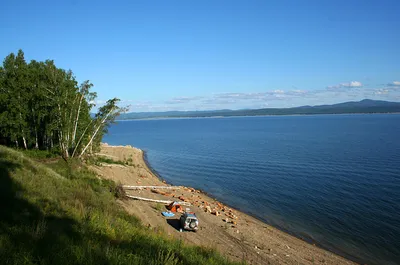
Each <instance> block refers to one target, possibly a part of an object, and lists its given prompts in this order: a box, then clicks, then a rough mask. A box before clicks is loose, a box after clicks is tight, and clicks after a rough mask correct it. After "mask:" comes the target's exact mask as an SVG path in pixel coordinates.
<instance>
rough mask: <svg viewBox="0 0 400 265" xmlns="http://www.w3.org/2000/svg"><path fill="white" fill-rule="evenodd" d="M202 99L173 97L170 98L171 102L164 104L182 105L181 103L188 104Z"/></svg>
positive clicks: (197, 97)
mask: <svg viewBox="0 0 400 265" xmlns="http://www.w3.org/2000/svg"><path fill="white" fill-rule="evenodd" d="M202 98H203V97H200V96H196V97H175V98H172V99H171V100H167V101H165V103H166V104H182V103H188V102H192V101H197V100H200V99H202Z"/></svg>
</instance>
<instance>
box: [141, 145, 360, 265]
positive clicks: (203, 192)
mask: <svg viewBox="0 0 400 265" xmlns="http://www.w3.org/2000/svg"><path fill="white" fill-rule="evenodd" d="M138 149H139V150H141V151H142V159H143V161H144V164H145V165H146V167H147V169H148V170H149V171H150V172H151V173H152V174H153V175H155V176H156V177H157V178H158V179H159V180H160V181H162V182H163V183H165V184H167V185H171V186H174V185H177V184H173V183H169V182H168V181H167V180H166V179H164V178H163V177H162V176H161V174H160V173H158V172H157V170H155V169H154V168H153V167H152V166H151V164H150V162H149V160H148V159H147V152H146V151H144V150H142V149H140V148H138ZM188 188H192V189H196V190H198V191H200V193H201V194H204V195H205V196H207V197H209V198H210V199H212V200H215V201H217V202H220V203H222V204H224V205H226V206H228V207H230V208H232V209H235V210H236V211H238V212H241V213H242V214H246V215H248V216H250V217H252V218H254V219H256V220H258V221H260V222H262V223H264V224H266V225H269V226H272V227H274V228H275V229H277V230H279V231H281V232H283V233H287V234H289V235H291V236H294V237H296V238H298V239H299V240H302V241H304V242H305V243H307V244H310V245H314V246H316V247H318V248H321V249H323V250H326V251H329V252H332V253H334V254H336V255H339V256H341V257H343V258H345V259H348V260H350V261H353V262H356V263H359V264H363V263H364V261H362V260H360V259H358V258H356V257H353V256H351V255H350V254H347V253H344V252H343V251H340V250H338V249H331V248H329V247H326V246H324V245H323V244H320V243H319V242H317V241H315V240H313V239H312V238H311V237H308V238H307V237H302V236H300V235H298V234H296V233H295V232H292V231H289V230H287V229H285V228H283V227H280V226H279V225H273V224H270V223H268V222H266V221H265V220H262V219H261V218H258V217H257V216H254V215H252V214H251V213H249V212H246V211H245V210H241V209H237V208H235V206H232V205H230V204H228V203H226V202H223V201H219V200H217V199H216V198H214V197H213V195H212V194H210V193H208V192H206V191H203V190H201V189H198V188H194V187H188Z"/></svg>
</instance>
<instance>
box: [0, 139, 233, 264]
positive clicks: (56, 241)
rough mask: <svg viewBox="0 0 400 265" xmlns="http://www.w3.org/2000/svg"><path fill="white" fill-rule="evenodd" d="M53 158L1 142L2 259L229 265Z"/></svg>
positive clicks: (110, 187) (112, 187)
mask: <svg viewBox="0 0 400 265" xmlns="http://www.w3.org/2000/svg"><path fill="white" fill-rule="evenodd" d="M25 154H28V153H25ZM51 161H52V163H49V164H48V165H45V164H42V163H40V162H38V161H35V160H32V159H30V158H27V157H26V156H24V154H23V153H21V152H18V151H14V150H11V149H8V148H5V147H2V146H0V260H1V261H2V264H38V263H40V264H231V263H229V262H227V261H226V260H225V259H224V258H222V257H221V256H220V255H218V254H217V253H216V252H215V251H213V250H210V249H205V248H201V247H188V246H184V245H183V244H182V242H180V241H177V240H172V239H168V238H167V237H166V236H165V235H163V232H162V231H157V229H150V228H145V227H143V226H142V225H141V224H140V222H139V220H138V219H137V218H135V217H134V216H130V215H128V214H127V213H126V212H125V211H124V210H123V209H122V208H121V207H120V206H119V205H118V204H117V202H116V200H115V197H114V194H113V191H114V190H115V184H114V183H112V182H109V181H105V180H99V179H97V178H96V177H95V176H94V175H93V174H92V173H91V172H89V171H88V170H86V169H85V167H83V166H82V165H80V164H79V163H77V162H76V163H74V164H73V165H71V166H70V167H67V166H66V163H65V162H64V161H62V160H55V159H52V160H51ZM110 191H111V192H110ZM160 218H161V217H160Z"/></svg>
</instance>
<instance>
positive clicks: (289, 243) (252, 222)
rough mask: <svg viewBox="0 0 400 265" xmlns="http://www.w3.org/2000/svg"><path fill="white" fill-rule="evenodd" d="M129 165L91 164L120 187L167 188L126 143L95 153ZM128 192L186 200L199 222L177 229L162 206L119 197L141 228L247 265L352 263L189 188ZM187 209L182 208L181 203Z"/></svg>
mask: <svg viewBox="0 0 400 265" xmlns="http://www.w3.org/2000/svg"><path fill="white" fill-rule="evenodd" d="M98 155H99V156H103V157H106V158H109V159H113V160H121V161H126V162H127V164H128V165H120V164H102V165H98V166H92V169H93V170H94V171H95V172H96V173H97V174H98V176H99V177H102V178H106V179H112V180H114V181H115V182H117V183H119V184H122V185H132V186H134V185H145V186H147V185H149V186H166V185H168V184H166V183H163V181H161V180H160V179H159V178H158V177H157V176H156V175H155V174H154V173H153V172H152V171H151V170H150V169H149V168H148V167H147V165H146V163H145V161H144V159H143V151H142V150H140V149H137V148H134V147H131V146H110V145H107V144H102V147H101V151H100V153H99V154H98ZM127 194H129V195H133V196H139V197H145V198H151V199H157V200H173V201H178V202H179V201H183V200H184V201H186V202H189V203H191V204H192V206H190V207H188V208H190V210H191V211H193V212H195V213H196V215H197V216H198V218H199V221H200V229H199V231H198V232H197V233H194V232H179V229H178V228H179V225H178V219H179V216H180V214H179V213H177V214H176V215H175V216H174V217H171V218H165V217H163V216H162V215H161V212H162V211H165V207H164V205H162V204H160V203H155V202H145V201H139V200H133V199H128V198H127V199H126V200H120V201H119V203H120V204H121V205H122V207H124V209H126V211H127V212H129V213H131V214H133V215H135V216H137V217H138V218H140V219H141V221H142V223H143V224H144V225H146V226H149V227H152V228H153V229H155V230H158V231H162V232H163V233H165V234H167V235H168V236H171V237H174V238H177V239H181V240H183V241H184V242H186V243H187V244H195V245H202V246H207V247H213V248H216V249H217V250H218V251H220V252H221V253H222V254H223V255H225V256H227V257H228V258H229V259H231V260H237V261H241V260H245V261H247V262H248V263H249V264H355V263H354V262H352V261H349V260H347V259H345V258H343V257H340V256H338V255H336V254H334V253H331V252H329V251H326V250H324V249H321V248H319V247H317V246H315V245H312V244H309V243H307V242H305V241H303V240H301V239H298V238H296V237H294V236H291V235H289V234H287V233H285V232H282V231H280V230H278V229H276V228H274V227H272V226H270V225H267V224H265V223H263V222H261V221H259V220H257V219H255V218H253V217H251V216H249V215H247V214H244V213H242V212H240V211H237V210H235V209H232V208H230V207H228V206H225V205H224V204H222V203H220V202H218V201H216V200H214V199H213V198H210V197H209V196H207V195H205V194H204V193H202V192H200V191H198V190H195V189H193V188H190V187H180V188H176V189H168V190H163V192H160V193H155V192H154V190H153V191H152V190H151V189H142V190H134V191H127ZM185 208H186V207H185Z"/></svg>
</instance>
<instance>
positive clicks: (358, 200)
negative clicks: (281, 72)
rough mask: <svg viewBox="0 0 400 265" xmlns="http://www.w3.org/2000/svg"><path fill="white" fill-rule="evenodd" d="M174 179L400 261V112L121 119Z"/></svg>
mask: <svg viewBox="0 0 400 265" xmlns="http://www.w3.org/2000/svg"><path fill="white" fill-rule="evenodd" d="M104 141H105V142H107V143H109V144H112V145H128V144H129V145H133V146H135V147H138V148H141V149H143V150H145V151H146V152H147V159H148V161H149V163H150V165H151V166H152V167H153V168H154V169H155V170H156V171H157V172H158V173H159V174H160V175H161V176H162V178H164V179H166V180H167V181H168V182H170V183H172V184H175V185H187V186H192V187H195V188H199V189H202V190H204V191H206V192H207V193H209V194H211V195H212V196H213V197H215V198H217V199H218V200H220V201H222V202H225V203H227V204H229V205H231V206H233V207H235V208H237V209H239V210H242V211H244V212H247V213H249V214H251V215H253V216H255V217H257V218H259V219H261V220H263V221H265V222H267V223H269V224H272V225H274V226H276V227H278V228H281V229H283V230H285V231H288V232H290V233H292V234H294V235H296V236H297V237H300V238H303V239H306V240H308V241H313V242H316V243H317V244H318V245H320V246H322V247H324V248H326V249H329V250H332V251H334V252H336V253H339V254H341V255H345V256H347V257H349V256H350V257H352V258H353V259H355V260H358V261H362V262H364V263H368V264H400V115H389V114H388V115H386V114H382V115H316V116H268V117H233V118H198V119H164V120H162V119H159V120H136V121H121V122H119V123H118V124H116V125H113V126H112V127H111V128H110V130H109V134H108V135H107V136H106V137H104Z"/></svg>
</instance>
